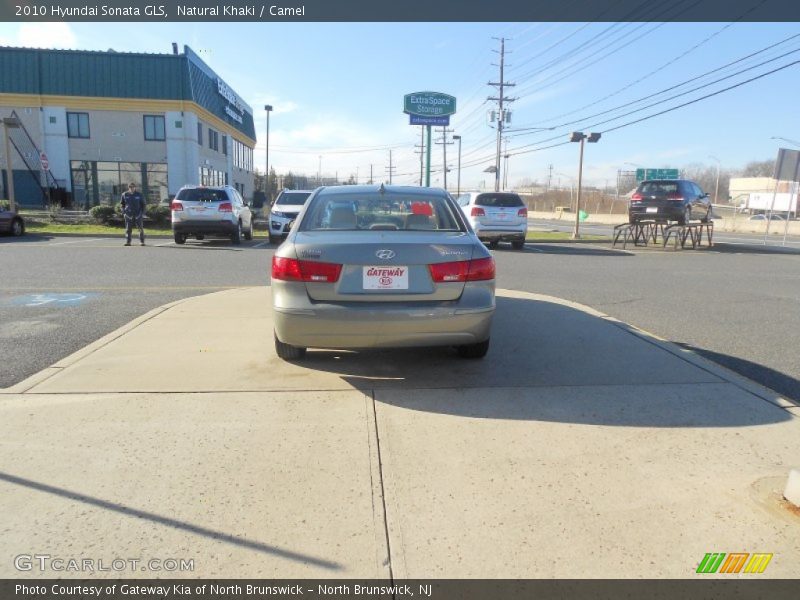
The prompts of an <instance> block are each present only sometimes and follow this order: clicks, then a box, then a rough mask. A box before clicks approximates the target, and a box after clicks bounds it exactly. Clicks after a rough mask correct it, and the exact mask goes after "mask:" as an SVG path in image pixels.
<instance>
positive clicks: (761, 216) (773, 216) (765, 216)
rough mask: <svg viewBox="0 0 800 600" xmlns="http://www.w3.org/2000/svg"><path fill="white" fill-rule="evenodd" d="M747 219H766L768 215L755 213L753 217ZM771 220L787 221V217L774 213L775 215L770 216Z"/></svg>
mask: <svg viewBox="0 0 800 600" xmlns="http://www.w3.org/2000/svg"><path fill="white" fill-rule="evenodd" d="M747 220H748V221H766V220H767V215H753V216H752V217H750V218H749V219H747ZM769 220H770V221H785V220H786V219H784V218H783V217H782V216H781V215H774V214H773V215H770V216H769Z"/></svg>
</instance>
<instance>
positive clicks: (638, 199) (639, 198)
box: [631, 192, 642, 202]
mask: <svg viewBox="0 0 800 600" xmlns="http://www.w3.org/2000/svg"><path fill="white" fill-rule="evenodd" d="M641 201H642V195H641V194H639V193H638V192H637V193H636V194H634V195H633V196H631V202H641Z"/></svg>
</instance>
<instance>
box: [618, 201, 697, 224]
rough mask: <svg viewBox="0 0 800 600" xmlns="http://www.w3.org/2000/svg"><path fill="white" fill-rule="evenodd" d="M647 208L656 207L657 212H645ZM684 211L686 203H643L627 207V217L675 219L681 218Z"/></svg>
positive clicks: (649, 219) (654, 219)
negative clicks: (648, 204)
mask: <svg viewBox="0 0 800 600" xmlns="http://www.w3.org/2000/svg"><path fill="white" fill-rule="evenodd" d="M648 208H651V209H652V208H656V209H657V212H647V209H648ZM685 212H686V205H685V204H680V203H673V204H659V205H658V206H656V205H650V206H647V205H644V206H629V207H628V217H630V220H631V221H633V220H634V219H637V220H648V221H677V220H679V219H683V215H684V213H685Z"/></svg>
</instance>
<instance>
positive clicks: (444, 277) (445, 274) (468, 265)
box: [428, 257, 494, 283]
mask: <svg viewBox="0 0 800 600" xmlns="http://www.w3.org/2000/svg"><path fill="white" fill-rule="evenodd" d="M428 268H429V269H430V272H431V278H433V281H434V282H436V283H452V282H463V281H484V280H487V279H494V259H493V258H492V257H488V258H478V259H475V260H459V261H455V262H447V263H436V264H433V265H428Z"/></svg>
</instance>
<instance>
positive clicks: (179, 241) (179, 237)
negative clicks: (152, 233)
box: [173, 231, 186, 244]
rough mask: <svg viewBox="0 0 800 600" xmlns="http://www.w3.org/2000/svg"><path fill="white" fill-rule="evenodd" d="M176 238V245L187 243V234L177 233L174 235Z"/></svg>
mask: <svg viewBox="0 0 800 600" xmlns="http://www.w3.org/2000/svg"><path fill="white" fill-rule="evenodd" d="M173 237H174V238H175V243H176V244H185V243H186V234H185V233H178V232H177V231H176V232H175V233H174V234H173Z"/></svg>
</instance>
